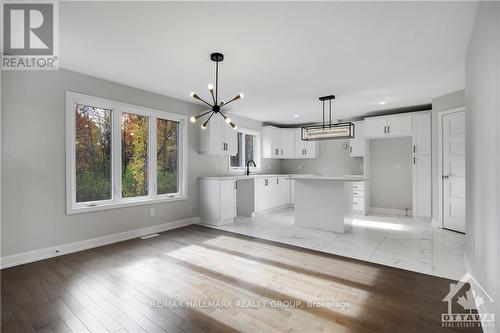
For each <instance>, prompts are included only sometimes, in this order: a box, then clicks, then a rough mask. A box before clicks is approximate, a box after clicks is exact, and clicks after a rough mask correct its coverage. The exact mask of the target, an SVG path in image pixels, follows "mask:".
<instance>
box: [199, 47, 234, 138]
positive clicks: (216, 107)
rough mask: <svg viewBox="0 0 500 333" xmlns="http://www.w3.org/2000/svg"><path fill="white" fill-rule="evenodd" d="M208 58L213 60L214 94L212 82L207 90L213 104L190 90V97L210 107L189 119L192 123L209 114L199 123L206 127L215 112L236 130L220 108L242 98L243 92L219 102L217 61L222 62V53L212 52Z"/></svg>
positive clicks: (203, 127)
mask: <svg viewBox="0 0 500 333" xmlns="http://www.w3.org/2000/svg"><path fill="white" fill-rule="evenodd" d="M210 60H212V61H213V62H215V94H214V86H213V85H212V84H209V85H208V90H209V91H210V95H211V96H212V101H213V104H210V103H208V102H207V101H205V100H204V99H202V98H201V97H200V96H198V94H196V93H194V92H192V93H191V97H193V98H194V99H197V100H199V101H200V102H203V103H205V104H206V105H208V106H209V107H210V110H208V111H205V112H203V113H200V114H198V115H197V116H192V117H191V119H190V120H191V122H192V123H194V122H196V121H197V120H198V119H199V118H201V117H203V116H205V115H207V114H210V115H209V116H208V118H207V120H206V121H205V122H204V123H203V125H201V128H202V129H205V128H207V126H208V123H209V122H210V119H212V117H213V116H214V115H215V114H219V115H220V116H221V117H222V118H224V120H225V121H226V123H227V124H229V125H230V126H231V127H232V128H233V129H234V130H236V129H237V128H238V126H236V124H235V123H234V122H232V121H231V119H230V118H229V117H227V116H226V115H225V114H224V113H223V112H222V110H221V109H222V107H223V106H226V105H228V104H229V103H231V102H234V101H236V100H238V99H241V98H243V94H242V93H239V94H238V95H236V96H235V97H233V98H232V99H231V100H230V101H228V102H224V101H220V102H219V62H222V61H223V60H224V55H223V54H222V53H217V52H216V53H212V54H211V55H210Z"/></svg>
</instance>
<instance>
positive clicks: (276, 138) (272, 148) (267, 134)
mask: <svg viewBox="0 0 500 333" xmlns="http://www.w3.org/2000/svg"><path fill="white" fill-rule="evenodd" d="M280 153H281V132H280V129H279V128H278V127H274V126H264V127H262V157H264V158H280V156H281V154H280Z"/></svg>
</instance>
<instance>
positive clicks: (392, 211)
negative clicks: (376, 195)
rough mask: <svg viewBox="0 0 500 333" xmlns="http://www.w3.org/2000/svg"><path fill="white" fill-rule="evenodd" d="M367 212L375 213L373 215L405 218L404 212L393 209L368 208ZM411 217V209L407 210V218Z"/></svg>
mask: <svg viewBox="0 0 500 333" xmlns="http://www.w3.org/2000/svg"><path fill="white" fill-rule="evenodd" d="M368 212H369V213H375V214H388V215H397V216H406V210H404V209H395V208H382V207H370V208H369V209H368ZM412 215H413V211H412V210H411V209H408V216H412Z"/></svg>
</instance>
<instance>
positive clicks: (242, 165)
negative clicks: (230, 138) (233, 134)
mask: <svg viewBox="0 0 500 333" xmlns="http://www.w3.org/2000/svg"><path fill="white" fill-rule="evenodd" d="M240 167H245V134H243V133H241V152H240Z"/></svg>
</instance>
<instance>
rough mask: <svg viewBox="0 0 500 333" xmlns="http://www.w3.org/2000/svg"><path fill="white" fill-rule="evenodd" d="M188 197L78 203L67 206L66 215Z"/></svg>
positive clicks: (176, 196) (175, 196)
mask: <svg viewBox="0 0 500 333" xmlns="http://www.w3.org/2000/svg"><path fill="white" fill-rule="evenodd" d="M187 199H188V198H187V195H174V196H172V197H167V196H164V197H159V198H155V199H151V198H141V199H135V200H130V201H122V202H113V203H102V204H97V205H96V206H84V205H78V206H72V207H66V215H73V214H82V213H90V212H98V211H102V210H108V209H117V208H126V207H134V206H144V205H151V204H158V203H163V202H171V201H181V200H187Z"/></svg>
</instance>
